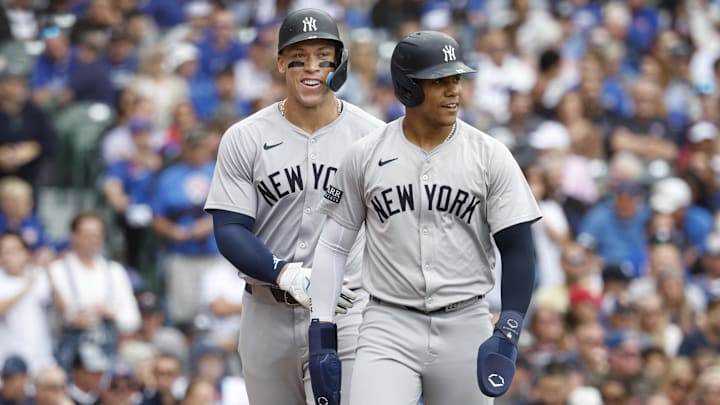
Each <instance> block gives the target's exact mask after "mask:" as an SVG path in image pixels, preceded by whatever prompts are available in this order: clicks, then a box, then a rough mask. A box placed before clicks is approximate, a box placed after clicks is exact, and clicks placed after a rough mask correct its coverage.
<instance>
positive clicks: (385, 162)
mask: <svg viewBox="0 0 720 405" xmlns="http://www.w3.org/2000/svg"><path fill="white" fill-rule="evenodd" d="M395 160H398V158H394V159H388V160H382V159H380V160H378V166H385V165H386V164H388V163H390V162H392V161H395Z"/></svg>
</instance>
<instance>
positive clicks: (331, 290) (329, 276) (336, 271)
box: [310, 218, 358, 322]
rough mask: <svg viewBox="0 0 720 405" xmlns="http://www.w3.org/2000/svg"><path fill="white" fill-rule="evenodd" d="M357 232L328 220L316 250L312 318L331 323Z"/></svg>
mask: <svg viewBox="0 0 720 405" xmlns="http://www.w3.org/2000/svg"><path fill="white" fill-rule="evenodd" d="M357 234H358V231H356V230H352V229H350V228H346V227H344V226H342V225H340V224H339V223H337V222H336V221H335V220H334V219H332V218H327V220H326V221H325V225H324V227H323V230H322V233H321V234H320V241H319V242H318V245H317V248H316V249H315V257H314V258H313V269H312V275H311V278H310V312H311V316H312V318H313V319H314V318H317V319H319V320H320V321H321V322H332V321H333V319H334V318H335V307H336V305H337V301H338V297H339V296H340V292H341V291H342V284H343V276H344V275H345V262H346V260H347V256H348V254H349V253H350V248H352V245H353V242H355V237H356V236H357Z"/></svg>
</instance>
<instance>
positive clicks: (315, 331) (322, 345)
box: [308, 319, 342, 405]
mask: <svg viewBox="0 0 720 405" xmlns="http://www.w3.org/2000/svg"><path fill="white" fill-rule="evenodd" d="M308 343H309V347H310V361H309V368H310V383H311V385H312V390H313V395H314V397H315V404H316V405H340V386H341V383H342V363H341V362H340V359H339V358H338V354H337V325H335V324H334V323H330V322H320V321H318V320H317V319H313V320H312V322H310V328H309V330H308Z"/></svg>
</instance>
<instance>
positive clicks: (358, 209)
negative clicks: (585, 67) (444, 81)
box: [320, 118, 540, 311]
mask: <svg viewBox="0 0 720 405" xmlns="http://www.w3.org/2000/svg"><path fill="white" fill-rule="evenodd" d="M402 120H403V118H400V119H398V120H395V121H393V122H391V123H389V124H388V125H387V126H386V127H384V128H382V129H380V130H376V131H374V132H373V133H372V134H370V135H369V136H367V137H366V138H364V139H362V140H360V141H359V142H357V143H356V144H355V145H353V147H352V148H351V150H350V151H349V152H348V154H347V156H346V159H345V160H344V161H343V163H342V165H341V167H340V169H339V171H338V173H337V175H336V176H335V179H334V181H333V184H332V185H331V186H330V187H329V188H328V191H327V193H326V194H325V198H324V199H323V201H322V204H321V208H320V209H321V211H323V212H325V213H327V215H328V216H330V217H332V218H333V219H335V220H336V221H337V222H338V223H339V224H341V225H343V226H346V227H349V228H352V229H360V227H361V225H362V224H363V222H364V223H365V234H366V254H365V256H364V266H363V284H364V287H365V289H366V290H367V291H368V292H369V293H370V294H371V295H374V296H376V297H377V298H379V299H381V300H384V301H388V302H392V303H395V304H400V305H405V306H411V307H415V308H418V309H422V310H428V311H431V310H435V309H439V308H442V307H444V306H446V305H449V304H452V303H456V302H459V301H462V300H466V299H470V298H472V297H473V296H477V295H478V294H485V293H487V292H488V291H489V290H490V289H491V288H492V287H493V285H494V284H495V280H494V276H493V267H494V265H495V254H494V251H493V243H492V234H494V233H495V232H497V231H500V230H502V229H505V228H507V227H509V226H512V225H515V224H518V223H521V222H525V221H533V220H536V219H538V218H540V211H539V209H538V206H537V203H536V201H535V198H534V197H533V194H532V192H531V191H530V188H529V186H528V184H527V182H526V181H525V178H524V176H523V174H522V172H521V170H520V168H519V166H518V164H517V163H516V161H515V159H514V158H513V157H512V155H511V154H510V152H509V151H508V149H507V148H506V147H505V146H504V145H502V144H501V143H500V142H499V141H497V140H495V139H494V138H492V137H490V136H489V135H487V134H485V133H483V132H481V131H479V130H477V129H475V128H473V127H472V126H470V125H468V124H466V123H464V122H463V121H461V120H458V121H457V129H456V132H455V134H454V136H453V137H452V138H450V139H449V140H448V141H447V142H446V143H444V144H441V145H439V146H438V147H437V148H435V149H434V150H432V151H431V152H425V151H424V150H422V149H420V148H419V147H418V146H416V145H414V144H412V143H410V142H409V141H408V140H407V138H405V136H404V134H403V132H402Z"/></svg>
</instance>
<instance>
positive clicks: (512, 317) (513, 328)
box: [494, 310, 525, 346]
mask: <svg viewBox="0 0 720 405" xmlns="http://www.w3.org/2000/svg"><path fill="white" fill-rule="evenodd" d="M524 317H525V316H524V315H523V314H522V313H520V312H518V311H511V310H507V311H502V312H501V313H500V319H498V321H497V323H496V324H495V331H494V334H496V335H499V336H502V337H504V338H505V339H507V340H509V341H511V342H512V343H513V344H514V345H515V346H517V344H518V340H519V339H520V332H521V331H522V327H523V319H524Z"/></svg>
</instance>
